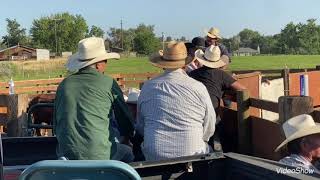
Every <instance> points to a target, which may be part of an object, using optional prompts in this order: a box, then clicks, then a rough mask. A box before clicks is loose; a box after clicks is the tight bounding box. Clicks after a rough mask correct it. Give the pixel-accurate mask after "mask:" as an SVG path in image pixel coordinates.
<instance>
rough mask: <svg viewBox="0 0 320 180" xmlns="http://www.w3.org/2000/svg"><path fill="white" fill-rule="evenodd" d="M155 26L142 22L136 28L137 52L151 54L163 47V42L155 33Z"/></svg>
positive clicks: (135, 46)
mask: <svg viewBox="0 0 320 180" xmlns="http://www.w3.org/2000/svg"><path fill="white" fill-rule="evenodd" d="M153 31H154V26H150V25H149V26H147V25H144V24H140V25H139V26H138V27H137V28H136V30H135V38H134V40H133V41H134V49H135V51H136V52H137V53H139V54H143V55H149V54H151V53H153V52H155V51H156V50H158V49H159V48H160V47H161V42H160V40H159V38H157V37H156V36H155V34H154V32H153Z"/></svg>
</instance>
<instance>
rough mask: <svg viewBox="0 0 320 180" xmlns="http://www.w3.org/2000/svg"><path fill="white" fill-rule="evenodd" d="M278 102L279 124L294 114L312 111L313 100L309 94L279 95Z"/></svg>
mask: <svg viewBox="0 0 320 180" xmlns="http://www.w3.org/2000/svg"><path fill="white" fill-rule="evenodd" d="M278 102H279V123H280V124H283V123H284V122H285V121H287V120H288V119H290V118H292V117H294V116H298V115H300V114H310V113H312V112H313V101H312V97H310V96H281V97H279V100H278Z"/></svg>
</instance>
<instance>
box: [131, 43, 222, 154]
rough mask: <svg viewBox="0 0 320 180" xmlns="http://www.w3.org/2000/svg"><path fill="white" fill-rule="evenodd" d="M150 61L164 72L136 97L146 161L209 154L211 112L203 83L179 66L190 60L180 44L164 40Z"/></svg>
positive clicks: (149, 82) (212, 129) (139, 130)
mask: <svg viewBox="0 0 320 180" xmlns="http://www.w3.org/2000/svg"><path fill="white" fill-rule="evenodd" d="M150 61H151V63H152V64H153V65H154V66H156V67H159V68H163V69H164V70H165V72H164V73H163V74H162V75H160V76H158V77H156V78H154V79H152V80H150V81H147V82H146V83H145V84H144V85H143V87H142V90H141V93H140V96H139V99H138V118H137V120H138V124H137V127H136V130H137V132H138V133H140V134H141V135H144V142H143V147H142V150H143V152H144V155H145V158H146V160H160V159H167V158H174V157H180V156H189V155H194V154H204V153H209V152H210V147H209V146H208V140H209V138H210V137H211V136H212V135H213V133H214V129H215V121H216V118H215V112H214V110H213V107H212V103H211V101H210V96H209V94H208V91H207V90H206V88H205V86H204V85H203V84H201V83H200V82H198V81H196V80H194V79H192V78H190V77H189V76H188V75H187V74H186V72H185V71H184V70H183V69H181V68H183V67H185V66H186V65H187V64H189V63H190V62H191V61H192V58H191V57H189V56H187V50H186V47H185V45H184V43H182V42H170V43H168V44H167V46H166V48H165V49H164V51H159V52H158V53H155V54H153V55H152V56H151V57H150Z"/></svg>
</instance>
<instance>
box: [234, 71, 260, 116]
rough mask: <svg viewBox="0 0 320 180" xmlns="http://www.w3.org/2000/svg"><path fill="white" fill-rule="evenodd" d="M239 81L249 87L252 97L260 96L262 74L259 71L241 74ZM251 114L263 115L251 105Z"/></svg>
mask: <svg viewBox="0 0 320 180" xmlns="http://www.w3.org/2000/svg"><path fill="white" fill-rule="evenodd" d="M238 81H239V82H240V83H241V84H242V85H244V86H245V87H246V88H247V89H248V91H249V94H250V97H254V98H260V84H261V74H260V73H259V72H255V73H248V74H241V75H239V76H238ZM250 115H251V116H255V117H261V111H260V109H257V108H253V107H250Z"/></svg>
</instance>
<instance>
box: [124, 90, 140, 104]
mask: <svg viewBox="0 0 320 180" xmlns="http://www.w3.org/2000/svg"><path fill="white" fill-rule="evenodd" d="M139 95H140V90H139V89H137V88H130V89H129V94H128V99H127V103H131V104H136V103H137V101H138V98H139Z"/></svg>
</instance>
